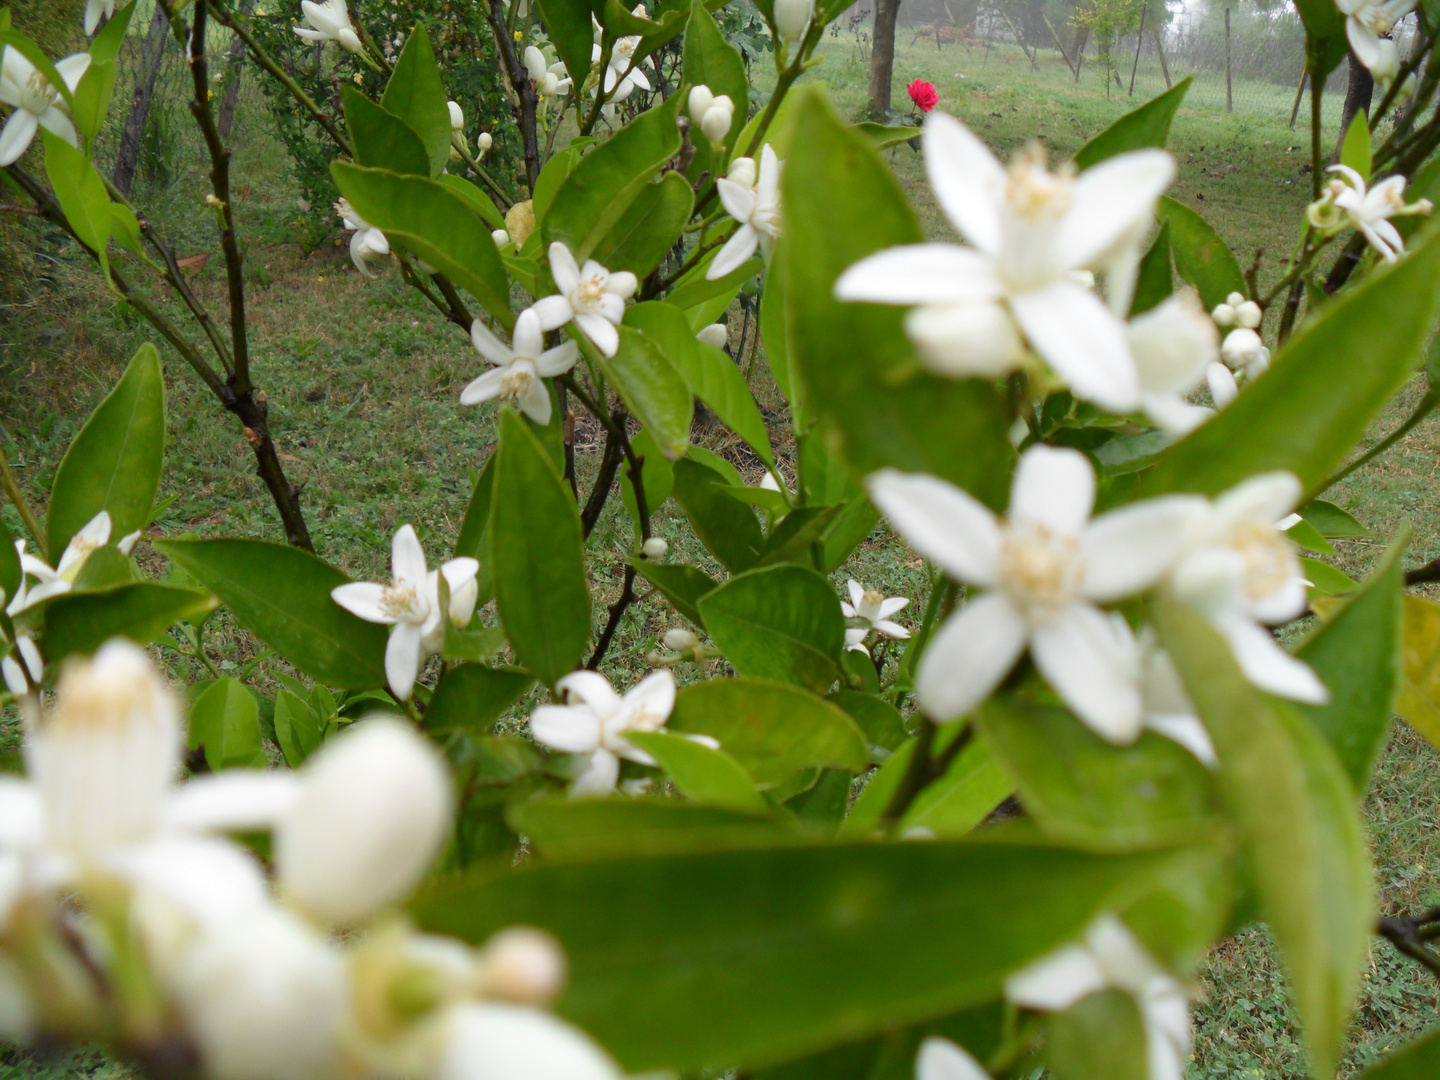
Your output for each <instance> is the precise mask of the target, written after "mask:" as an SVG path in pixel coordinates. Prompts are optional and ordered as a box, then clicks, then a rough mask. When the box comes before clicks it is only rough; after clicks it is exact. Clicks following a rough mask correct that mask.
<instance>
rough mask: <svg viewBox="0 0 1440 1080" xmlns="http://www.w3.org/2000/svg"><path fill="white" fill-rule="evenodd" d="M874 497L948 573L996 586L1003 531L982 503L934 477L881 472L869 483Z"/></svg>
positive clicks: (905, 534) (907, 537)
mask: <svg viewBox="0 0 1440 1080" xmlns="http://www.w3.org/2000/svg"><path fill="white" fill-rule="evenodd" d="M866 486H867V488H868V489H869V491H870V498H871V500H872V501H874V503H875V505H876V506H877V507H879V509H880V511H881V513H883V514H885V516H886V517H888V518H889V519H890V522H891V524H892V525H894V527H895V529H896V531H897V532H899V533H900V535H902V536H903V537H904V538H905V540H906V541H907V542H908V543H909V544H910V546H911V547H913V548H914V549H915V550H916V551H918V552H919V553H920V554H921V555H923V556H925V557H926V558H927V559H930V560H932V561H933V562H935V563H936V564H937V565H939V566H940V568H941V569H943V570H944V571H945V572H946V573H948V574H950V575H951V576H953V577H956V578H959V579H961V580H963V581H969V582H972V583H973V584H976V585H993V584H994V582H995V573H996V565H997V563H998V561H999V557H1000V529H999V527H998V525H997V524H996V521H995V515H994V514H992V513H991V512H990V511H989V509H987V508H986V507H985V506H984V505H983V504H981V503H980V502H979V501H978V500H976V499H975V498H974V497H972V496H971V495H969V494H968V493H966V492H964V491H961V490H960V489H959V488H958V487H956V486H955V485H954V484H951V483H948V482H947V481H945V480H940V479H938V478H936V477H934V476H925V475H923V474H919V473H902V472H898V471H897V470H895V469H882V470H880V471H879V472H877V473H873V474H872V475H870V476H869V477H868V478H867V479H866Z"/></svg>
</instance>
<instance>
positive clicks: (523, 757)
mask: <svg viewBox="0 0 1440 1080" xmlns="http://www.w3.org/2000/svg"><path fill="white" fill-rule="evenodd" d="M461 745H462V746H463V747H464V751H463V753H464V757H463V758H461V759H460V760H459V761H458V762H457V767H458V768H460V769H462V770H466V772H465V775H466V779H467V781H471V782H474V783H476V784H479V785H482V786H485V785H488V786H505V785H509V784H513V783H515V781H517V780H520V779H522V778H524V777H526V776H533V775H535V774H536V773H538V772H540V771H541V770H543V769H544V767H545V762H546V757H545V754H544V753H543V752H542V751H541V750H540V749H539V748H538V747H536V745H535V744H534V743H532V742H530V741H529V740H527V739H522V738H520V736H518V735H478V736H472V737H470V738H468V739H466V740H464V742H463V743H462V744H461ZM467 767H468V768H467Z"/></svg>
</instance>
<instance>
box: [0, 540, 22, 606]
mask: <svg viewBox="0 0 1440 1080" xmlns="http://www.w3.org/2000/svg"><path fill="white" fill-rule="evenodd" d="M19 588H20V555H19V554H18V553H17V552H16V550H15V538H14V537H13V536H11V535H10V530H9V529H7V528H6V527H5V522H4V521H0V589H4V590H5V597H6V599H7V600H8V599H12V598H13V597H14V596H15V592H16V590H17V589H19ZM0 606H3V603H0Z"/></svg>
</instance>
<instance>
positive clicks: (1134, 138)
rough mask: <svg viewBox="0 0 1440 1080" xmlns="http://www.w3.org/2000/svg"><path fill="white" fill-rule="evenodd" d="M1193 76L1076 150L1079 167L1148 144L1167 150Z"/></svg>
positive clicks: (1095, 163)
mask: <svg viewBox="0 0 1440 1080" xmlns="http://www.w3.org/2000/svg"><path fill="white" fill-rule="evenodd" d="M1192 81H1194V79H1193V76H1192V77H1190V78H1185V79H1181V80H1180V81H1179V82H1178V83H1176V84H1175V85H1174V86H1172V87H1171V88H1170V89H1169V90H1166V91H1165V92H1164V93H1163V94H1159V95H1157V96H1156V97H1153V98H1151V99H1150V100H1149V101H1147V102H1146V103H1145V104H1144V105H1141V106H1140V107H1139V108H1138V109H1132V110H1131V111H1130V112H1128V113H1126V114H1125V115H1124V116H1122V117H1120V119H1119V120H1116V121H1115V122H1114V123H1113V124H1111V125H1110V126H1109V127H1107V128H1106V129H1105V130H1104V131H1102V132H1100V134H1099V135H1096V136H1095V137H1094V138H1093V139H1091V140H1090V141H1089V142H1087V143H1086V144H1085V145H1084V146H1082V147H1081V148H1080V149H1079V150H1077V151H1075V157H1074V161H1075V165H1076V167H1077V168H1081V169H1088V168H1090V166H1092V165H1097V164H1099V163H1100V162H1102V161H1104V160H1105V159H1106V158H1112V157H1114V156H1115V155H1116V154H1124V153H1126V152H1128V151H1130V150H1142V149H1145V148H1146V147H1152V146H1154V147H1159V148H1161V149H1164V147H1165V144H1166V143H1167V142H1169V140H1170V124H1171V122H1172V121H1173V120H1174V119H1175V112H1176V110H1177V109H1179V108H1180V103H1181V102H1182V101H1184V100H1185V93H1186V91H1188V90H1189V89H1190V83H1191V82H1192Z"/></svg>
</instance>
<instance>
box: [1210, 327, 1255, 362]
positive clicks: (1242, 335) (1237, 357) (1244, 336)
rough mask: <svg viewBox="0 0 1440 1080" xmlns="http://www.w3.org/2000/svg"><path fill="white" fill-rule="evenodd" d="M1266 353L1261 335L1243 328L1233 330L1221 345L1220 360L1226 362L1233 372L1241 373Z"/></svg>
mask: <svg viewBox="0 0 1440 1080" xmlns="http://www.w3.org/2000/svg"><path fill="white" fill-rule="evenodd" d="M1264 352H1266V349H1265V343H1264V342H1263V341H1261V340H1260V335H1259V334H1257V333H1256V332H1255V331H1254V330H1249V329H1246V328H1245V327H1243V326H1242V327H1239V328H1238V329H1235V330H1231V331H1230V333H1228V334H1226V335H1225V340H1224V341H1223V342H1221V343H1220V359H1222V360H1224V361H1225V366H1226V367H1228V368H1229V369H1230V370H1231V371H1239V370H1241V369H1242V368H1244V367H1246V366H1247V365H1249V364H1253V363H1254V362H1255V361H1256V360H1259V359H1260V356H1261V354H1262V353H1264Z"/></svg>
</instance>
